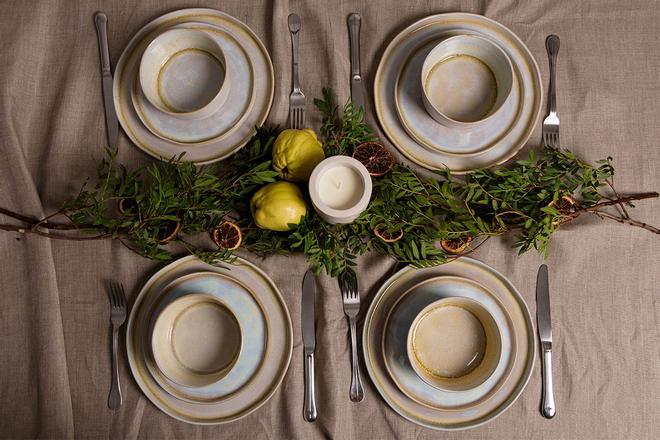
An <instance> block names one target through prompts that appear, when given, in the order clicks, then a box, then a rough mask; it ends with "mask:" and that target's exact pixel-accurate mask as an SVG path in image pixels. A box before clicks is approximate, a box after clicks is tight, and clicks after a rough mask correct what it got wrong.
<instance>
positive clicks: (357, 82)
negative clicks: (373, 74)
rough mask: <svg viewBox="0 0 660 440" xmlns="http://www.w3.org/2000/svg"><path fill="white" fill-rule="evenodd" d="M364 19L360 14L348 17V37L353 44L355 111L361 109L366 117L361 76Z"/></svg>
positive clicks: (352, 97) (352, 63) (352, 88)
mask: <svg viewBox="0 0 660 440" xmlns="http://www.w3.org/2000/svg"><path fill="white" fill-rule="evenodd" d="M361 24H362V17H360V14H355V13H353V14H351V15H349V16H348V35H349V37H350V42H351V99H352V100H353V103H354V105H355V110H357V109H359V108H360V107H362V108H363V111H364V113H365V115H366V112H367V109H366V107H365V106H364V88H363V84H362V75H361V74H360V25H361Z"/></svg>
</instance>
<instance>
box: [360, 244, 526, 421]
mask: <svg viewBox="0 0 660 440" xmlns="http://www.w3.org/2000/svg"><path fill="white" fill-rule="evenodd" d="M452 263H454V264H455V263H461V264H462V265H463V264H466V265H468V268H472V269H474V270H480V271H483V272H484V273H486V274H487V275H488V276H489V277H493V278H494V279H496V280H497V281H498V282H499V283H501V284H502V285H503V287H504V288H505V289H506V291H507V292H508V295H510V299H511V300H512V301H513V302H514V303H515V304H516V305H517V307H518V308H519V309H520V313H521V318H522V320H523V321H524V327H525V329H526V332H525V333H526V334H525V335H524V337H525V339H526V340H527V344H528V345H529V347H528V350H527V353H526V356H525V357H526V361H525V362H524V364H522V367H523V368H522V370H521V376H520V378H519V379H518V380H517V382H516V384H515V387H514V389H513V390H512V391H511V393H509V394H508V395H507V397H506V399H505V400H504V401H503V402H502V403H501V404H500V405H499V406H497V407H496V408H494V409H493V410H491V411H489V412H488V413H487V414H485V415H484V416H482V417H480V418H479V419H477V420H476V421H474V420H469V421H466V422H460V423H457V424H445V423H442V422H435V421H434V420H432V419H429V418H424V417H421V416H420V417H416V416H415V415H413V414H408V413H407V412H406V411H405V410H404V408H402V409H400V408H399V404H398V403H397V402H398V400H399V399H398V398H397V399H395V400H393V399H392V398H391V397H390V396H389V395H388V393H387V392H386V391H384V390H383V385H382V384H381V383H380V381H379V380H378V379H377V378H376V377H375V371H374V368H375V367H374V366H373V365H372V362H373V361H372V358H371V353H370V349H369V345H370V342H369V339H370V336H371V333H372V332H373V330H372V328H371V326H372V322H373V315H374V313H375V311H376V309H377V308H379V306H380V303H381V302H382V301H383V298H384V296H385V293H386V292H388V291H389V290H390V289H391V288H393V286H395V285H396V283H397V282H398V281H399V279H400V278H402V277H403V276H405V275H407V274H409V273H414V272H415V271H423V272H426V273H429V272H430V273H431V275H430V276H429V277H428V278H426V279H422V280H421V281H420V282H417V283H416V284H415V285H418V284H420V283H421V282H424V281H427V280H429V279H432V278H437V277H440V276H445V275H446V276H458V275H456V274H455V272H452V273H445V272H441V273H436V274H435V275H433V272H434V271H436V270H437V269H438V268H442V267H444V266H446V265H450V264H452ZM454 267H455V266H454ZM461 270H465V267H463V268H462V269H459V272H460V271H461ZM472 281H474V282H477V281H476V280H472ZM479 284H481V283H479ZM411 287H413V286H411ZM484 287H486V286H484ZM409 288H410V287H409ZM536 348H537V342H536V338H535V333H534V325H533V323H532V317H531V314H530V312H529V308H528V307H527V304H526V303H525V301H524V299H523V298H522V296H521V295H520V292H518V290H517V289H516V288H515V286H514V285H513V284H512V283H511V282H510V281H509V280H508V279H507V278H506V277H504V276H503V275H502V274H501V273H500V272H499V271H497V270H495V269H493V268H492V267H490V266H488V265H486V264H484V263H482V262H480V261H478V260H474V259H472V258H469V257H461V258H460V259H458V260H455V261H452V262H451V263H446V264H445V265H442V266H436V267H432V268H424V269H415V268H413V267H411V266H407V267H404V268H403V269H401V270H399V271H398V272H396V273H395V274H394V275H392V276H391V277H390V278H389V279H388V280H387V281H385V282H384V283H383V284H382V285H381V287H380V288H379V289H378V292H377V293H376V294H375V295H374V298H373V299H372V302H371V304H370V306H369V309H368V310H367V314H366V316H365V320H364V331H363V334H362V351H363V356H364V359H365V365H366V368H367V372H368V374H369V376H370V377H371V379H372V382H373V383H374V385H375V387H376V389H377V390H378V392H379V393H380V395H381V397H382V398H383V399H384V400H385V402H386V403H387V404H388V405H389V406H390V407H391V408H392V409H393V410H394V411H395V412H397V413H398V414H399V415H400V416H402V417H403V418H405V419H407V420H409V421H411V422H413V423H416V424H418V425H420V426H424V427H427V428H431V429H435V430H439V431H461V430H466V429H471V428H475V427H478V426H482V425H484V424H486V423H488V422H490V421H492V420H494V419H495V418H497V417H499V416H500V415H501V414H502V413H503V412H504V411H506V409H508V408H509V407H510V406H511V405H513V403H514V402H515V401H516V400H517V399H518V398H519V397H520V395H521V394H522V392H523V391H524V389H525V387H526V386H527V384H528V383H529V380H530V378H531V375H532V371H533V368H534V364H535V360H536ZM378 368H379V369H380V368H381V367H380V366H378ZM403 397H404V399H410V398H409V397H408V396H406V395H404V396H403ZM410 402H412V403H414V404H416V405H420V406H424V405H423V404H420V403H419V402H416V401H414V400H413V399H410ZM431 409H432V408H431Z"/></svg>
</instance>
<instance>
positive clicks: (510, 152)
mask: <svg viewBox="0 0 660 440" xmlns="http://www.w3.org/2000/svg"><path fill="white" fill-rule="evenodd" d="M456 35H478V36H481V37H484V38H487V39H489V40H490V41H492V42H493V43H495V44H496V45H498V46H499V47H500V48H501V49H502V50H503V51H504V52H505V54H506V55H507V56H508V58H509V59H510V60H511V64H512V66H513V70H514V76H515V82H517V98H516V99H517V100H518V101H519V102H518V105H517V107H516V106H515V104H512V107H511V108H510V109H508V110H507V112H504V113H503V118H504V119H502V120H501V121H499V123H498V124H495V125H496V126H495V127H490V128H488V129H486V125H487V124H485V125H484V128H483V129H482V128H481V127H480V128H478V129H474V128H472V129H467V130H465V129H464V131H460V130H461V129H454V130H459V131H454V132H450V131H449V130H447V129H446V127H438V125H437V124H439V123H437V122H435V121H432V120H431V118H430V116H428V113H427V114H422V113H424V107H423V104H422V99H421V92H420V91H419V90H418V89H421V85H417V84H416V83H417V82H418V81H420V78H419V73H420V71H421V64H423V60H424V58H425V54H426V53H428V52H430V50H431V49H432V48H433V46H434V45H435V44H437V43H439V42H441V41H443V40H444V39H447V38H449V37H453V36H456ZM514 92H515V90H514ZM418 93H419V95H420V96H417V94H418ZM413 101H414V102H413ZM374 103H375V109H376V114H377V116H378V119H379V121H380V124H381V127H382V128H383V131H384V132H385V134H386V135H387V137H388V138H389V140H390V141H391V142H392V143H393V144H394V145H395V146H396V148H397V149H398V150H399V151H400V152H401V153H402V154H403V155H404V156H405V157H407V158H408V159H409V160H411V161H412V162H415V163H416V164H418V165H421V166H423V167H425V168H429V169H433V170H438V169H449V170H451V171H452V172H455V173H466V172H469V171H473V170H476V169H480V168H485V167H489V166H493V165H497V164H501V163H503V162H505V161H507V160H508V159H510V158H511V157H513V156H514V155H515V154H516V153H517V152H518V151H519V150H520V149H521V148H522V147H523V146H524V145H525V142H527V140H528V139H529V137H530V136H531V134H532V132H533V130H534V128H535V127H536V125H537V122H538V120H539V116H540V114H541V104H542V89H541V74H540V71H539V68H538V65H537V64H536V61H535V60H534V58H533V56H532V54H531V52H530V51H529V49H528V48H527V47H526V46H525V44H524V43H523V42H522V41H521V40H520V39H519V38H518V37H517V36H516V35H515V34H514V33H513V32H511V30H509V29H507V28H506V27H505V26H503V25H501V24H499V23H497V22H495V21H493V20H490V19H488V18H486V17H483V16H481V15H475V14H466V13H448V14H438V15H432V16H429V17H426V18H424V19H422V20H419V21H417V22H416V23H413V24H412V25H410V26H409V27H407V28H406V29H404V30H403V31H402V32H401V33H399V34H398V35H397V36H396V37H395V38H394V39H393V40H392V42H391V43H390V44H389V45H388V46H387V48H386V49H385V52H384V53H383V56H382V58H381V60H380V63H379V65H378V69H377V71H376V75H375V78H374ZM427 118H428V119H427ZM488 124H490V121H489V122H488ZM411 133H412V134H413V135H414V136H412V135H411Z"/></svg>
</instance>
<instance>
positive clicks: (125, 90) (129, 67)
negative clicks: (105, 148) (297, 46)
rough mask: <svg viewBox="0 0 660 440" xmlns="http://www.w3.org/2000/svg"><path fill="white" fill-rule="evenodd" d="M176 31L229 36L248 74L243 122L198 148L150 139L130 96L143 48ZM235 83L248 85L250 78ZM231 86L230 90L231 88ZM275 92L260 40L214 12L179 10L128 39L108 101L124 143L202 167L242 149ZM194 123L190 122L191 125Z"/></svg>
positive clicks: (247, 29)
mask: <svg viewBox="0 0 660 440" xmlns="http://www.w3.org/2000/svg"><path fill="white" fill-rule="evenodd" d="M181 25H195V26H199V25H209V26H212V27H213V28H214V29H216V30H219V31H222V32H224V33H225V34H227V35H230V36H231V37H232V38H233V39H234V40H235V41H236V42H237V43H238V44H239V45H240V46H241V48H242V49H243V51H244V52H245V54H246V56H247V58H248V59H249V61H250V64H251V67H252V72H253V75H254V76H253V78H252V79H253V84H252V93H253V95H254V96H253V98H252V99H253V103H252V104H251V105H250V106H249V107H248V109H247V110H246V114H245V117H242V118H241V119H239V120H238V121H237V123H236V124H235V126H234V127H233V128H231V129H230V130H229V131H228V132H227V133H226V135H225V134H221V135H219V136H218V138H217V139H215V138H213V139H210V140H207V141H204V142H199V143H188V144H185V143H181V142H177V141H173V140H168V139H165V138H164V137H165V136H163V137H161V135H163V134H164V133H160V135H157V134H155V133H153V132H152V131H151V130H150V129H149V128H148V127H147V126H145V124H144V123H143V122H142V120H141V119H140V117H139V115H138V114H137V112H136V109H135V107H134V106H133V102H132V98H131V94H132V92H133V87H134V84H135V78H136V76H137V73H138V68H139V65H140V58H141V56H142V53H143V52H144V49H145V48H146V47H147V45H148V44H149V43H150V42H151V41H152V40H153V39H154V38H155V37H156V36H157V35H159V34H160V33H161V32H163V31H164V30H167V29H171V28H173V27H176V26H181ZM238 80H244V81H249V78H242V79H240V78H239V79H238ZM232 86H233V84H232ZM274 91H275V77H274V73H273V64H272V62H271V59H270V56H269V55H268V52H267V50H266V48H265V46H264V45H263V43H262V42H261V41H260V40H259V38H258V37H257V36H256V35H255V34H254V32H252V30H250V28H248V27H247V26H246V25H245V24H243V23H242V22H240V21H239V20H237V19H235V18H234V17H231V16H230V15H227V14H225V13H223V12H220V11H217V10H214V9H201V8H199V9H182V10H179V11H175V12H171V13H169V14H165V15H163V16H161V17H158V18H157V19H155V20H153V21H152V22H150V23H149V24H147V25H146V26H144V27H143V28H142V29H140V30H139V31H138V33H137V34H136V35H135V36H134V37H133V38H132V39H131V41H130V42H129V43H128V46H127V47H126V49H125V50H124V52H123V53H122V55H121V57H120V58H119V62H118V63H117V67H116V69H115V76H114V86H113V95H114V103H115V108H116V109H117V118H118V119H119V123H120V124H121V126H122V128H123V129H124V131H125V132H126V134H127V135H128V137H129V138H130V139H131V141H133V143H135V145H137V146H138V147H139V148H140V149H142V150H144V151H145V152H146V153H148V154H150V155H151V156H153V157H156V158H158V159H161V160H170V159H171V158H172V157H177V156H179V155H180V154H181V153H185V154H184V156H183V158H182V159H181V160H182V161H186V162H194V163H196V164H205V163H210V162H215V161H218V160H222V159H224V158H226V157H228V156H229V155H231V154H233V153H235V152H236V151H237V150H238V149H240V148H241V147H243V146H244V145H245V144H246V143H247V142H248V141H249V140H250V138H251V137H252V136H253V135H254V134H255V132H256V129H255V127H258V126H260V125H262V124H263V122H264V121H265V120H266V117H267V116H268V112H269V111H270V107H271V104H272V101H273V94H274ZM191 123H193V122H191Z"/></svg>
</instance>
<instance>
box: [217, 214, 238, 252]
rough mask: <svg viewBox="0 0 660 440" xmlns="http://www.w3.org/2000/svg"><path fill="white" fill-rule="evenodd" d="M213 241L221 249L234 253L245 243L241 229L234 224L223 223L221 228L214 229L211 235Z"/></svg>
mask: <svg viewBox="0 0 660 440" xmlns="http://www.w3.org/2000/svg"><path fill="white" fill-rule="evenodd" d="M211 236H212V238H213V241H214V242H215V244H216V245H217V246H218V247H219V248H220V249H226V250H229V251H233V250H234V249H238V247H239V246H240V245H241V242H242V241H243V233H242V232H241V228H239V227H238V226H236V225H235V224H234V223H232V222H227V221H225V222H222V223H221V224H220V226H218V227H216V228H215V229H213V233H212V234H211Z"/></svg>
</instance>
